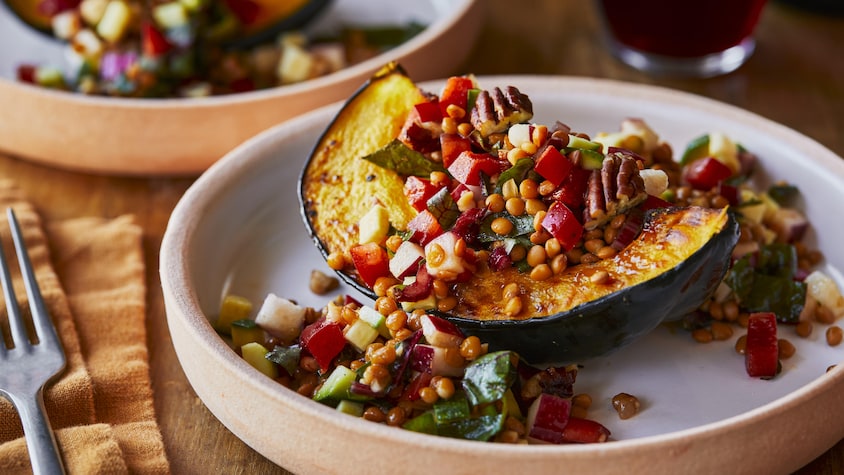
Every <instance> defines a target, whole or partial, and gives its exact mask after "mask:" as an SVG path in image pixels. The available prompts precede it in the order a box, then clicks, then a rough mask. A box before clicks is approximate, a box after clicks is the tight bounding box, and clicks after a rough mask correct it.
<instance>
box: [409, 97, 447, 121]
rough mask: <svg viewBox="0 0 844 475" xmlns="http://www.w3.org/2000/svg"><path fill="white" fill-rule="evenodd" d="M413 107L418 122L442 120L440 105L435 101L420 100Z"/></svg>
mask: <svg viewBox="0 0 844 475" xmlns="http://www.w3.org/2000/svg"><path fill="white" fill-rule="evenodd" d="M413 108H414V109H416V115H417V116H418V117H419V121H420V122H442V120H443V115H442V112H441V111H440V105H439V103H438V102H436V101H431V102H420V103H419V104H416V105H415V106H413Z"/></svg>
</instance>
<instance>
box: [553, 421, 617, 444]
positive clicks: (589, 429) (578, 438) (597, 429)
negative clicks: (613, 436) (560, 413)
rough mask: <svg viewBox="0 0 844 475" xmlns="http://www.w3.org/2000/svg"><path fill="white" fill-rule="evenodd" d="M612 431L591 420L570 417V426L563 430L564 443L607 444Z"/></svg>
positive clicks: (567, 425)
mask: <svg viewBox="0 0 844 475" xmlns="http://www.w3.org/2000/svg"><path fill="white" fill-rule="evenodd" d="M609 436H610V431H609V429H607V428H606V427H604V426H603V425H601V424H599V423H598V422H595V421H593V420H591V419H581V418H579V417H569V421H568V424H566V427H565V428H564V429H563V441H564V442H570V443H571V442H574V443H581V444H591V443H595V442H606V441H607V439H608V438H609Z"/></svg>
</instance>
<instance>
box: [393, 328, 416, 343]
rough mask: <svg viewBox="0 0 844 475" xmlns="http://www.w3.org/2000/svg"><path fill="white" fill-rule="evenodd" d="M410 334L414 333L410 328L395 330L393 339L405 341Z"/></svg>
mask: <svg viewBox="0 0 844 475" xmlns="http://www.w3.org/2000/svg"><path fill="white" fill-rule="evenodd" d="M391 333H392V332H391ZM410 335H413V330H411V329H409V328H402V329H401V330H397V331H396V332H395V334H394V335H393V339H394V340H396V341H403V340H407V339H408V338H410Z"/></svg>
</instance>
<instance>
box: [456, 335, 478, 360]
mask: <svg viewBox="0 0 844 475" xmlns="http://www.w3.org/2000/svg"><path fill="white" fill-rule="evenodd" d="M460 356H462V357H463V358H465V359H466V360H467V361H472V360H474V359H476V358H478V357H479V356H481V340H480V338H478V337H476V336H474V335H472V336H468V337H466V338H464V339H463V341H462V342H461V343H460Z"/></svg>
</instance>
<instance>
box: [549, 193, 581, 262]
mask: <svg viewBox="0 0 844 475" xmlns="http://www.w3.org/2000/svg"><path fill="white" fill-rule="evenodd" d="M542 227H543V228H545V230H547V231H548V232H549V233H551V235H552V236H554V237H555V238H557V240H558V241H560V246H562V247H563V249H565V250H566V251H570V250H571V249H572V248H573V247H574V246H575V245H576V244H577V242H578V241H580V238H581V236H582V235H583V225H582V224H580V221H579V220H578V219H577V215H576V214H575V213H574V211H572V210H571V209H569V207H568V206H566V205H565V204H564V203H562V202H560V201H555V202H554V203H552V204H551V206H550V207H548V212H547V213H546V214H545V218H544V219H543V220H542Z"/></svg>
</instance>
